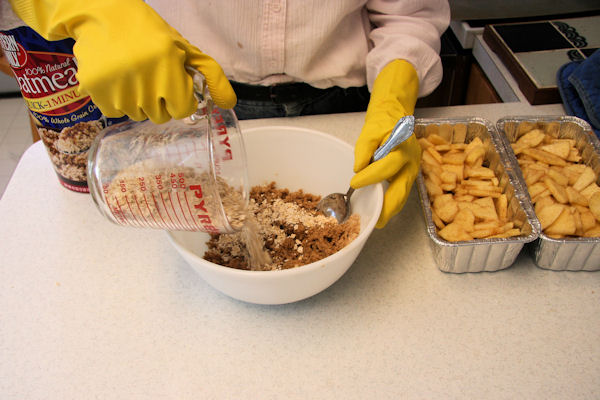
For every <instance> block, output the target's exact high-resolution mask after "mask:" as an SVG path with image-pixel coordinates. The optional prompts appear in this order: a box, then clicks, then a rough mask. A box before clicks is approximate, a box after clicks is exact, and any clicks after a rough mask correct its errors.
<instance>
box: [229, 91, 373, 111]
mask: <svg viewBox="0 0 600 400" xmlns="http://www.w3.org/2000/svg"><path fill="white" fill-rule="evenodd" d="M234 88H235V86H234ZM294 97H297V96H294ZM369 98H370V94H369V90H368V89H367V87H366V86H363V87H350V88H341V87H337V86H334V87H331V88H328V89H322V90H319V91H317V92H316V93H311V94H310V95H309V96H306V97H303V98H302V97H301V98H294V99H293V100H289V99H284V100H282V99H280V98H278V97H277V96H274V97H273V98H272V99H258V100H257V99H246V98H243V97H240V96H239V95H238V102H237V105H236V106H235V108H234V111H235V113H236V115H237V117H238V119H256V118H277V117H296V116H300V115H315V114H335V113H344V112H359V111H365V110H366V109H367V105H368V104H369Z"/></svg>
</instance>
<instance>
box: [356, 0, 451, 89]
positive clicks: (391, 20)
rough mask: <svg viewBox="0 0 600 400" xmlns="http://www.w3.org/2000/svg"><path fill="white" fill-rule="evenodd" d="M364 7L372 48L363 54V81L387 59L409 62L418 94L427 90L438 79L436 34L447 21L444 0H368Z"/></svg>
mask: <svg viewBox="0 0 600 400" xmlns="http://www.w3.org/2000/svg"><path fill="white" fill-rule="evenodd" d="M366 7H367V10H368V13H369V20H370V21H371V23H372V24H373V26H374V27H373V29H372V30H371V32H370V33H369V39H370V40H371V41H372V43H373V48H372V49H371V50H370V51H369V54H368V55H367V62H366V68H367V83H368V85H369V88H371V87H372V85H373V81H374V80H375V77H376V76H377V74H378V73H379V71H381V69H383V67H385V66H386V65H387V64H388V63H389V62H390V61H393V60H395V59H403V60H406V61H408V62H410V63H411V64H412V65H413V66H414V67H415V69H416V70H417V74H418V76H419V97H422V96H426V95H428V94H429V93H431V92H432V91H433V90H434V89H435V88H436V87H437V86H438V85H439V83H440V81H441V80H442V63H441V60H440V56H439V52H440V36H441V35H442V33H443V32H444V31H445V30H446V28H447V27H448V24H449V23H450V6H449V4H448V1H446V0H409V1H403V0H400V1H390V0H387V1H386V0H370V1H368V3H367V5H366Z"/></svg>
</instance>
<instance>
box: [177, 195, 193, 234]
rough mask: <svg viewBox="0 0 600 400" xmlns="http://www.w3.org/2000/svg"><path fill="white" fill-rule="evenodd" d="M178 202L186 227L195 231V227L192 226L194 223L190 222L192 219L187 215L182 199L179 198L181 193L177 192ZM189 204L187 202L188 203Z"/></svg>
mask: <svg viewBox="0 0 600 400" xmlns="http://www.w3.org/2000/svg"><path fill="white" fill-rule="evenodd" d="M183 194H184V197H185V192H183ZM177 202H178V203H179V208H180V209H181V214H182V215H183V219H184V220H185V222H186V227H187V229H189V230H192V231H193V230H194V227H193V226H192V221H190V217H189V216H188V215H187V214H186V213H185V209H184V207H183V206H182V205H181V197H180V196H179V192H177ZM186 202H187V201H186Z"/></svg>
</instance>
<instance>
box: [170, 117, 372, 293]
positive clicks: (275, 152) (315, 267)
mask: <svg viewBox="0 0 600 400" xmlns="http://www.w3.org/2000/svg"><path fill="white" fill-rule="evenodd" d="M243 133H244V143H245V145H246V154H247V160H248V176H249V183H250V186H251V187H252V188H253V190H252V191H251V193H252V194H251V201H250V203H251V206H250V207H255V206H258V205H260V204H262V203H263V202H267V203H270V204H271V205H270V206H269V207H265V208H266V209H269V210H270V211H268V212H267V214H266V215H262V216H260V215H259V217H258V219H261V218H265V219H266V220H282V219H284V218H285V219H288V218H289V219H290V220H291V221H294V222H291V223H284V224H279V225H277V224H275V225H274V226H273V225H271V227H270V228H269V227H265V228H263V236H264V237H266V241H265V247H266V248H267V249H269V248H271V249H272V250H274V251H273V252H272V253H271V254H272V255H274V257H273V258H275V260H276V261H277V260H280V261H281V262H282V264H283V265H286V266H284V267H282V268H281V269H275V270H260V271H252V270H248V269H242V268H231V267H225V266H223V265H219V264H218V263H215V262H211V261H209V260H206V259H205V258H204V257H205V254H206V253H207V251H209V250H210V249H209V245H208V243H209V242H210V240H211V237H210V235H209V234H208V233H204V232H168V233H167V235H168V239H169V241H170V242H171V244H172V245H173V246H174V247H175V249H176V251H178V252H179V254H180V255H181V256H182V257H183V259H184V260H185V261H186V262H187V263H188V264H189V266H191V267H192V268H193V270H194V271H195V272H196V273H198V274H199V275H200V276H201V277H202V279H203V280H205V281H206V282H207V283H208V284H209V285H210V286H212V287H213V288H214V289H216V290H218V291H220V292H222V293H224V294H226V295H227V296H230V297H232V298H235V299H238V300H242V301H246V302H251V303H257V304H284V303H290V302H295V301H299V300H302V299H305V298H308V297H310V296H313V295H315V294H317V293H319V292H321V291H323V290H325V289H326V288H328V287H329V286H331V285H332V284H333V283H335V282H336V281H337V280H338V279H339V278H340V277H341V276H342V275H344V273H345V272H346V271H347V270H348V268H350V266H351V265H352V264H353V263H354V261H355V260H356V258H357V257H358V255H359V253H360V252H361V250H362V248H363V246H364V245H365V243H366V242H367V239H368V238H369V236H370V234H371V233H372V231H373V229H374V228H375V224H376V222H377V219H378V218H379V214H380V212H381V207H382V205H383V185H382V184H380V183H379V184H375V185H370V186H367V187H364V188H361V189H358V190H357V191H356V192H355V194H354V195H353V196H352V212H353V214H355V217H353V219H351V220H349V221H348V223H349V225H348V226H345V227H343V228H342V229H341V230H338V231H337V232H335V231H332V230H331V229H329V228H327V227H326V226H322V227H321V226H320V225H319V223H320V222H318V221H323V220H321V216H316V215H315V216H313V217H314V218H315V219H314V220H312V221H311V222H306V221H308V220H304V221H303V218H305V217H306V215H304V216H303V215H302V214H303V213H304V212H306V209H304V210H301V209H302V208H303V207H307V208H308V207H309V206H310V205H315V206H316V203H317V202H318V199H319V198H320V197H321V196H323V195H325V194H328V193H331V192H332V191H341V190H344V189H345V188H346V187H347V186H348V183H349V182H350V179H351V178H352V176H353V174H354V172H353V170H352V167H353V162H354V151H353V147H352V145H350V144H348V143H346V142H344V141H342V140H340V139H338V138H336V137H334V136H332V135H329V134H326V133H323V132H319V131H315V130H311V129H304V128H296V127H288V126H271V127H260V128H253V129H247V130H244V131H243ZM272 182H275V185H272ZM282 203H288V205H282ZM290 204H292V205H290ZM299 204H300V205H302V206H301V207H298V205H299ZM298 214H299V215H298ZM294 218H296V219H295V220H294ZM353 221H354V222H353ZM296 222H297V223H296ZM302 222H306V225H304V224H303V223H302ZM308 225H310V226H311V228H310V229H307V226H308ZM296 226H297V227H296ZM310 230H312V232H309V231H310ZM267 232H269V233H267ZM323 233H324V235H323ZM354 234H356V236H355V237H354V238H353V239H350V237H351V236H354ZM284 235H285V236H284ZM292 235H296V236H295V237H294V238H292ZM327 235H329V236H330V240H331V243H333V242H336V243H335V244H333V245H332V246H336V245H337V246H339V247H337V248H335V249H334V250H335V251H333V252H332V253H331V254H329V255H325V257H324V258H322V259H320V260H318V261H312V259H311V261H310V262H307V263H306V264H304V265H295V266H294V263H295V262H294V261H290V260H292V259H294V258H295V259H296V260H302V259H304V261H305V262H306V258H307V257H313V256H315V255H318V254H319V253H318V251H321V250H323V249H327V248H328V247H329V246H328V245H325V244H324V242H323V240H324V241H328V240H329V239H324V238H325V237H326V236H327ZM317 236H318V237H320V239H317ZM296 240H299V241H300V243H297V242H296ZM344 241H347V243H346V244H345V245H343V246H341V244H342V243H344ZM331 243H330V244H331ZM278 246H279V247H278ZM311 246H313V248H314V249H315V250H314V251H315V254H313V255H310V256H309V254H308V253H309V249H308V248H309V247H311ZM318 249H321V250H318ZM330 250H331V248H329V249H327V251H330ZM300 255H302V258H300ZM322 255H323V254H322ZM238 261H239V260H238ZM298 264H300V262H298ZM238 267H243V265H242V264H241V263H240V265H238Z"/></svg>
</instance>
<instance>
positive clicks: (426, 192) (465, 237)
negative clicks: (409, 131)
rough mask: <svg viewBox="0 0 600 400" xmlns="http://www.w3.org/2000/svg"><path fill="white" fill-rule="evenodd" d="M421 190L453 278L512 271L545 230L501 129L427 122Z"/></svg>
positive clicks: (420, 134) (481, 123)
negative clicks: (522, 188) (517, 174)
mask: <svg viewBox="0 0 600 400" xmlns="http://www.w3.org/2000/svg"><path fill="white" fill-rule="evenodd" d="M415 134H416V135H417V138H418V141H419V144H420V145H421V149H422V158H421V172H420V174H419V177H418V178H417V185H418V189H419V194H420V197H421V205H422V208H423V211H424V215H425V220H426V223H427V230H428V233H429V235H430V238H431V243H432V247H433V250H434V255H435V256H436V261H437V263H438V266H439V268H440V269H441V270H443V271H446V272H479V271H495V270H499V269H503V268H506V267H509V266H510V265H512V263H513V262H514V260H515V258H516V256H517V255H518V254H519V252H520V250H521V248H522V247H523V245H524V244H525V243H527V242H531V241H533V240H535V238H536V237H537V231H538V230H539V229H538V228H537V226H536V224H535V223H534V222H533V219H532V217H531V216H532V214H533V212H532V211H531V210H530V209H528V208H527V207H526V204H525V203H524V202H523V201H522V197H523V194H522V193H521V192H520V191H519V188H518V185H517V182H518V181H517V179H516V177H515V176H513V175H514V173H513V169H512V167H510V166H509V165H508V160H507V159H506V156H505V152H504V148H503V146H502V142H501V141H500V140H499V138H498V135H497V133H496V132H495V129H494V126H493V125H492V124H491V123H490V122H489V121H487V120H484V119H482V118H475V117H471V118H459V119H445V120H440V119H420V120H417V123H416V126H415Z"/></svg>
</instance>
